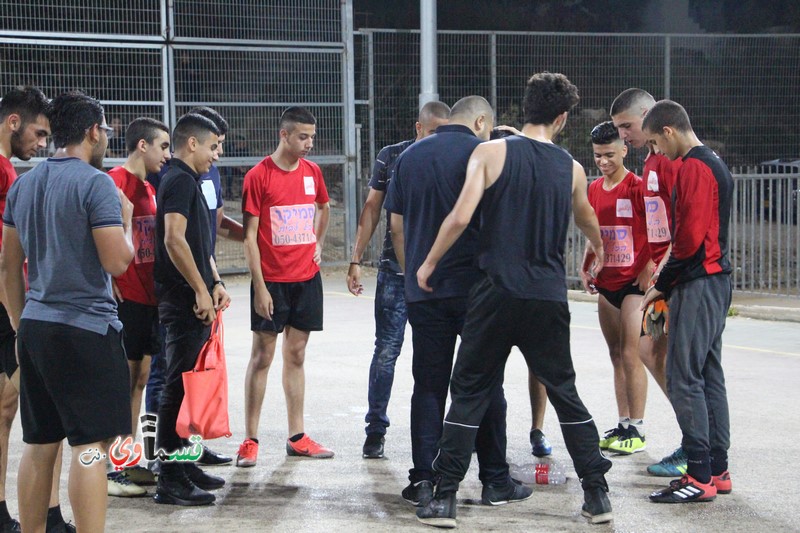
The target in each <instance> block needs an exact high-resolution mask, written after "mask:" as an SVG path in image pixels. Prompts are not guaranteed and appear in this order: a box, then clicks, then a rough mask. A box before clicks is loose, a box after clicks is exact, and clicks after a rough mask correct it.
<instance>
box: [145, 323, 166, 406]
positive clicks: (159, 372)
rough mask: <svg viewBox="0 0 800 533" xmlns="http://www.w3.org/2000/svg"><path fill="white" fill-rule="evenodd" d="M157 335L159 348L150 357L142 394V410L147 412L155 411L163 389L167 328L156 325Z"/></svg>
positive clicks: (162, 325)
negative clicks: (145, 383) (159, 343)
mask: <svg viewBox="0 0 800 533" xmlns="http://www.w3.org/2000/svg"><path fill="white" fill-rule="evenodd" d="M158 336H159V337H160V338H161V350H160V351H159V352H158V353H154V354H153V355H152V357H151V358H150V375H149V376H148V378H147V387H146V388H145V395H144V410H145V411H146V412H148V413H157V412H158V404H159V402H160V401H161V391H162V390H164V381H165V378H164V373H165V367H166V362H165V361H164V359H165V357H166V356H165V355H164V353H165V352H166V350H165V348H164V339H166V337H167V330H166V328H165V327H164V324H159V325H158Z"/></svg>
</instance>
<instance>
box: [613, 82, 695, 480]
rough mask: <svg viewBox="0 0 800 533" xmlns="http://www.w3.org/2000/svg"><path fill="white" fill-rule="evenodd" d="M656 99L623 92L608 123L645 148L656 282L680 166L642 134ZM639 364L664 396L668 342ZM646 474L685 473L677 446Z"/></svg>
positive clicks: (646, 352) (655, 346) (649, 229)
mask: <svg viewBox="0 0 800 533" xmlns="http://www.w3.org/2000/svg"><path fill="white" fill-rule="evenodd" d="M655 103H656V101H655V99H654V98H653V97H652V96H651V95H650V93H648V92H647V91H645V90H643V89H637V88H630V89H626V90H624V91H622V92H621V93H620V94H619V96H617V98H616V99H615V100H614V102H613V103H612V104H611V111H610V114H611V120H612V121H613V122H614V126H616V127H617V129H618V130H619V136H620V138H622V140H623V141H626V142H628V143H630V144H631V146H633V147H634V148H642V147H644V146H647V147H648V154H647V158H646V159H645V162H644V169H643V172H642V186H643V187H644V202H645V213H646V215H647V240H648V242H649V244H650V253H651V255H652V259H653V261H654V262H655V264H656V265H657V266H656V273H655V276H654V281H655V279H657V278H658V274H659V273H660V272H661V269H662V268H663V267H664V263H665V262H666V259H667V257H668V256H669V247H670V238H671V233H670V227H671V223H672V220H671V207H672V189H673V187H674V185H675V176H676V175H677V171H678V169H679V168H680V166H681V160H680V159H677V160H675V161H670V159H669V158H668V157H666V156H664V154H662V153H660V152H659V151H658V149H657V148H656V147H655V146H654V145H653V144H652V143H649V142H647V137H646V136H645V134H644V133H643V132H642V121H643V120H644V116H645V115H646V114H647V112H648V111H650V109H651V108H652V107H653V106H654V105H655ZM640 355H641V356H642V361H643V362H644V365H645V366H646V367H647V369H648V370H649V371H650V373H651V374H652V375H653V379H655V380H656V383H658V386H659V387H660V388H661V390H662V391H663V392H664V394H665V395H667V375H666V359H667V339H666V337H665V336H662V337H661V338H660V339H658V340H656V341H654V342H653V346H652V349H651V350H644V351H642V352H640ZM647 471H648V472H649V473H650V474H652V475H655V476H668V477H672V476H679V475H682V474H685V473H686V454H685V453H684V451H683V447H681V446H679V447H678V448H677V449H675V451H674V452H672V453H671V454H670V455H667V456H665V457H664V458H663V459H661V461H659V462H658V463H655V464H652V465H650V466H648V467H647Z"/></svg>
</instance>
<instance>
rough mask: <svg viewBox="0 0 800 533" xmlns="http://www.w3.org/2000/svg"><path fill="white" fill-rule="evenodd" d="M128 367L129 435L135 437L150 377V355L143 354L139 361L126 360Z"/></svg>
mask: <svg viewBox="0 0 800 533" xmlns="http://www.w3.org/2000/svg"><path fill="white" fill-rule="evenodd" d="M128 369H129V370H130V373H131V436H133V437H134V438H136V430H137V429H138V427H139V411H140V410H141V408H142V395H143V393H144V388H145V386H146V385H147V379H148V378H149V377H150V356H149V355H145V356H144V357H143V358H142V360H141V361H131V360H128Z"/></svg>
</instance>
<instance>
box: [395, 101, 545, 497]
mask: <svg viewBox="0 0 800 533" xmlns="http://www.w3.org/2000/svg"><path fill="white" fill-rule="evenodd" d="M492 123H493V111H492V107H491V105H490V104H489V102H487V101H486V100H485V99H484V98H481V97H480V96H468V97H466V98H463V99H461V100H459V101H458V102H456V104H455V105H454V106H453V109H452V111H451V113H450V122H449V125H446V126H439V127H438V128H437V129H436V134H435V135H432V136H431V137H428V138H426V139H423V140H422V141H420V142H418V143H414V145H412V146H411V147H409V148H408V149H407V150H406V151H405V152H404V153H403V154H402V155H401V156H400V158H399V159H398V161H397V164H396V166H395V169H394V171H395V176H394V178H393V179H392V182H391V184H390V186H389V194H388V196H387V199H386V208H387V209H388V210H389V211H391V212H392V216H391V230H392V240H393V242H394V248H395V252H396V253H397V258H398V260H399V262H400V266H401V267H404V271H405V272H407V273H408V274H409V275H408V276H406V281H405V296H406V306H407V309H408V320H409V322H410V324H411V330H412V334H413V336H412V342H413V345H414V356H413V361H412V371H413V374H414V393H413V395H412V397H411V454H412V458H413V462H414V467H413V468H412V469H411V470H410V471H409V481H410V484H409V485H408V487H406V488H405V489H404V490H403V498H404V499H405V500H406V501H408V502H409V503H411V504H413V505H416V506H424V505H426V504H427V503H428V501H430V499H431V498H432V497H433V481H434V472H433V467H432V466H431V465H432V463H433V459H434V457H435V455H436V451H437V442H438V440H439V437H441V434H442V420H443V419H444V407H445V402H446V401H447V389H448V386H449V384H450V373H451V370H452V366H453V355H454V351H455V345H456V339H457V337H458V335H460V334H461V330H462V327H463V325H464V317H465V310H466V308H467V295H468V293H469V290H470V288H471V287H472V286H473V285H474V284H475V282H476V281H477V280H478V279H479V277H480V272H479V270H478V268H477V265H476V261H475V259H476V254H477V250H478V219H477V217H474V218H473V220H472V221H471V222H470V224H469V225H468V228H467V230H466V231H465V232H464V234H463V235H462V236H461V238H460V239H459V240H458V241H457V242H456V243H455V245H454V246H453V247H452V248H451V249H450V251H449V252H448V253H447V255H446V256H445V257H444V258H443V259H442V263H441V268H440V270H437V275H436V277H435V279H434V280H432V284H433V285H434V286H435V287H436V291H435V292H434V293H430V292H426V291H423V290H422V289H420V288H419V286H417V283H416V273H417V269H418V268H419V266H420V265H421V264H422V262H423V260H424V259H425V256H426V255H427V253H428V251H429V250H430V247H431V245H432V244H433V241H434V240H435V238H436V230H437V229H438V227H439V226H440V225H441V223H442V221H443V220H444V218H445V217H446V216H447V214H448V213H449V212H450V210H451V209H452V208H453V205H455V203H456V199H457V198H458V195H459V193H460V192H461V188H462V186H463V184H464V177H465V176H466V173H467V162H468V161H469V158H470V155H471V154H472V151H473V150H474V149H475V147H476V146H478V145H479V144H480V143H481V142H482V141H485V140H488V138H489V133H490V132H491V130H492ZM491 396H492V399H491V404H490V406H489V408H488V410H487V411H486V415H485V416H484V418H483V420H482V421H481V425H480V426H481V427H480V430H479V431H478V438H477V446H476V447H477V452H478V461H479V463H480V474H479V477H480V479H481V481H482V482H483V493H482V498H481V500H482V502H483V503H484V504H489V505H497V504H500V503H507V502H510V501H519V500H524V499H527V498H528V497H530V495H531V489H530V488H529V487H525V486H523V485H521V484H519V483H516V482H515V481H513V480H512V479H511V478H510V476H509V474H508V464H507V463H506V461H505V456H506V425H505V421H506V401H505V397H504V395H503V387H502V384H498V386H496V387H494V388H493V390H492V395H491Z"/></svg>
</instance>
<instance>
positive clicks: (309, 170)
mask: <svg viewBox="0 0 800 533" xmlns="http://www.w3.org/2000/svg"><path fill="white" fill-rule="evenodd" d="M328 200H329V198H328V190H327V189H326V188H325V181H324V180H323V179H322V171H321V170H320V168H319V166H317V165H316V164H315V163H312V162H311V161H307V160H305V159H300V160H299V164H298V166H297V168H296V169H295V170H292V171H290V172H287V171H285V170H283V169H281V168H279V167H278V166H277V165H276V164H275V163H274V162H273V161H272V157H270V156H267V157H266V158H264V160H263V161H261V162H260V163H259V164H257V165H256V166H254V167H253V168H252V169H250V171H249V172H248V173H247V174H246V175H245V177H244V187H243V188H242V211H243V212H244V213H247V214H249V215H252V216H256V217H259V222H258V250H259V252H260V253H261V273H262V274H263V275H264V280H265V281H272V282H281V283H291V282H299V281H308V280H310V279H311V278H313V277H314V275H315V274H316V273H317V272H319V266H318V265H317V264H316V263H315V262H314V251H315V249H316V242H317V236H316V234H315V232H314V216H315V214H316V205H315V204H325V203H327V202H328Z"/></svg>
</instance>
